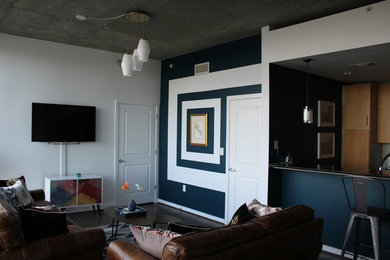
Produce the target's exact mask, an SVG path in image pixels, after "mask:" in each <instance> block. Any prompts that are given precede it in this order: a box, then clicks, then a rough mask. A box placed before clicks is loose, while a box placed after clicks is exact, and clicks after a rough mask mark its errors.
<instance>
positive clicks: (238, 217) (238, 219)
mask: <svg viewBox="0 0 390 260" xmlns="http://www.w3.org/2000/svg"><path fill="white" fill-rule="evenodd" d="M255 217H256V216H255V215H253V214H252V213H251V212H250V211H249V209H248V207H247V205H246V203H244V204H242V205H241V206H240V207H239V208H238V209H237V211H236V212H235V213H234V215H233V217H232V219H231V220H230V222H229V225H235V224H243V223H245V222H248V221H250V220H252V219H254V218H255Z"/></svg>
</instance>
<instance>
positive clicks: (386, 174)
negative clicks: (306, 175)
mask: <svg viewBox="0 0 390 260" xmlns="http://www.w3.org/2000/svg"><path fill="white" fill-rule="evenodd" d="M269 167H270V168H274V169H281V170H293V171H303V172H318V173H324V174H333V175H357V176H367V177H374V178H380V179H389V180H390V170H388V169H386V170H384V171H383V175H380V174H379V171H378V170H376V169H356V168H348V169H347V168H342V167H340V166H335V165H325V164H316V165H294V164H293V165H289V164H287V163H284V162H278V163H271V164H270V165H269Z"/></svg>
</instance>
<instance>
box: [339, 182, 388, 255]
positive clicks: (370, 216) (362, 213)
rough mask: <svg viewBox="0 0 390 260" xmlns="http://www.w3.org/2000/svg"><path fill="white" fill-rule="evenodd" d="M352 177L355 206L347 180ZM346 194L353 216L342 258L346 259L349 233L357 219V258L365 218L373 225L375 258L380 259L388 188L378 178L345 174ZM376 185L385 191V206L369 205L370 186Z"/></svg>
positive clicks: (378, 189)
mask: <svg viewBox="0 0 390 260" xmlns="http://www.w3.org/2000/svg"><path fill="white" fill-rule="evenodd" d="M347 179H350V180H351V183H352V190H353V196H354V202H355V203H354V206H352V205H351V201H350V199H349V195H348V190H347V186H346V184H345V180H347ZM342 182H343V186H344V191H345V195H346V197H347V201H348V206H349V209H350V211H351V217H350V219H349V224H348V228H347V232H346V234H345V239H344V244H343V249H342V251H341V258H340V259H344V254H345V249H346V246H347V242H348V239H349V235H350V233H351V230H352V225H353V222H354V220H356V234H355V249H354V255H353V259H357V257H358V254H359V247H360V233H361V227H362V222H363V220H369V221H370V225H371V234H372V244H373V248H374V255H375V259H376V260H379V259H380V258H381V257H380V251H381V245H380V221H381V217H383V216H385V215H386V213H387V210H386V188H385V185H384V184H383V183H382V182H380V181H379V180H377V179H373V178H369V177H364V176H359V177H357V176H345V177H343V178H342ZM369 184H370V185H375V190H376V191H378V192H380V190H382V192H383V207H369V206H368V187H369Z"/></svg>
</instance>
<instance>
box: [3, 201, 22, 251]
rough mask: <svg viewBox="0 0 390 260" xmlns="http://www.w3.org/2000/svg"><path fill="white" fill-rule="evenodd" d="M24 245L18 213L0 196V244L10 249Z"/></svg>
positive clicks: (4, 248) (5, 248)
mask: <svg viewBox="0 0 390 260" xmlns="http://www.w3.org/2000/svg"><path fill="white" fill-rule="evenodd" d="M23 245H25V240H24V235H23V230H22V225H21V221H20V218H19V214H18V212H17V211H16V209H15V208H13V207H12V206H11V205H10V204H9V203H8V202H7V201H5V200H3V199H1V198H0V246H1V248H2V249H3V250H7V251H8V250H10V249H13V248H17V247H20V246H23Z"/></svg>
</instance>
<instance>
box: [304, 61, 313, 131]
mask: <svg viewBox="0 0 390 260" xmlns="http://www.w3.org/2000/svg"><path fill="white" fill-rule="evenodd" d="M303 61H304V62H306V106H305V108H304V109H303V123H304V124H313V109H312V108H310V107H309V62H311V61H312V59H304V60H303Z"/></svg>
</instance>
